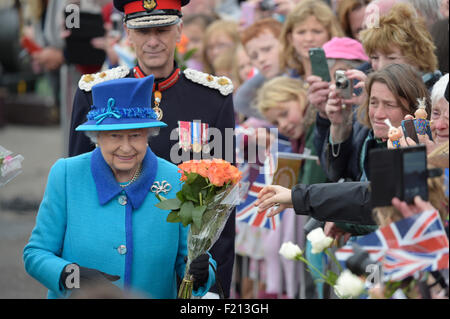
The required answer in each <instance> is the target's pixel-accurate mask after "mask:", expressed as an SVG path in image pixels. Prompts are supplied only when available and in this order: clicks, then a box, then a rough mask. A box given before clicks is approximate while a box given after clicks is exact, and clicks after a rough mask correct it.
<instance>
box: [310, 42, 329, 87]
mask: <svg viewBox="0 0 450 319" xmlns="http://www.w3.org/2000/svg"><path fill="white" fill-rule="evenodd" d="M309 59H310V61H311V67H312V73H313V75H317V76H320V77H321V78H322V81H325V82H331V77H330V70H329V69H328V63H327V58H326V57H325V51H323V49H322V48H311V49H309Z"/></svg>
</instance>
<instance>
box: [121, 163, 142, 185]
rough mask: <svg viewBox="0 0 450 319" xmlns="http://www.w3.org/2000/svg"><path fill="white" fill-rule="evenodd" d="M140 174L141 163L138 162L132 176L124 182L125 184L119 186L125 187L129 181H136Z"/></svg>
mask: <svg viewBox="0 0 450 319" xmlns="http://www.w3.org/2000/svg"><path fill="white" fill-rule="evenodd" d="M140 175H141V165H140V164H139V167H138V168H137V169H136V171H135V172H134V175H133V177H132V178H131V179H130V180H129V181H128V183H126V184H125V185H122V184H119V185H120V187H122V188H125V187H127V186H129V185H130V184H131V183H133V182H134V181H136V180H137V179H138V177H139V176H140Z"/></svg>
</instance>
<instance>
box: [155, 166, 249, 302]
mask: <svg viewBox="0 0 450 319" xmlns="http://www.w3.org/2000/svg"><path fill="white" fill-rule="evenodd" d="M178 168H179V169H180V172H181V173H182V177H181V181H183V182H184V184H183V187H182V189H181V190H180V191H179V192H178V193H177V195H176V197H175V198H171V199H166V198H164V197H162V196H161V195H159V194H157V195H156V196H157V197H158V199H159V200H160V203H158V204H156V206H157V207H159V208H161V209H164V210H171V212H170V213H169V215H168V216H167V221H168V222H172V223H178V222H181V223H182V224H183V225H184V226H187V225H190V229H189V233H188V242H187V245H188V256H187V257H188V258H187V263H186V271H185V275H184V278H183V281H182V283H181V286H180V290H179V292H178V298H181V299H189V298H191V296H192V290H193V278H192V275H191V274H190V273H189V266H190V264H191V262H192V260H194V259H195V258H197V257H198V256H200V255H201V254H204V253H206V252H207V251H208V250H209V249H210V248H211V247H212V245H213V244H214V243H215V242H216V240H217V239H218V238H219V236H220V234H221V232H222V230H223V228H224V226H225V223H226V221H227V220H228V217H229V216H230V214H231V211H232V210H233V208H234V207H235V206H236V205H237V204H239V180H240V179H241V177H242V175H241V172H239V170H238V169H237V168H236V167H235V166H233V165H231V164H230V163H228V162H226V161H224V160H220V159H212V160H192V161H188V162H184V163H182V164H180V165H178Z"/></svg>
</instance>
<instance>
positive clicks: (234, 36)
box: [202, 20, 240, 73]
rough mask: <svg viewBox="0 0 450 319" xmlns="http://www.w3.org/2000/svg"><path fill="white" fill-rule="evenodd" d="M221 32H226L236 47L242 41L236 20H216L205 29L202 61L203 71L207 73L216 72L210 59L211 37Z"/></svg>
mask: <svg viewBox="0 0 450 319" xmlns="http://www.w3.org/2000/svg"><path fill="white" fill-rule="evenodd" d="M219 33H224V34H226V35H227V36H228V37H229V38H230V39H231V40H232V41H233V43H234V47H233V48H234V49H235V48H236V47H237V45H238V44H239V43H240V37H239V32H238V24H237V23H236V22H234V21H229V20H216V21H214V22H213V23H211V24H210V25H209V26H208V28H207V29H206V31H205V35H204V36H203V48H204V49H203V52H202V62H203V71H204V72H206V73H214V66H213V61H209V59H208V55H207V52H208V46H209V42H210V41H211V39H212V38H213V37H214V36H216V35H217V34H219Z"/></svg>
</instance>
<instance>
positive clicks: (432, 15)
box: [400, 0, 443, 27]
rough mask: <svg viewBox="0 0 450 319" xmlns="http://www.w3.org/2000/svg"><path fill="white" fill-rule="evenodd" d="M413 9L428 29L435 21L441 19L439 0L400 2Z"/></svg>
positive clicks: (405, 0)
mask: <svg viewBox="0 0 450 319" xmlns="http://www.w3.org/2000/svg"><path fill="white" fill-rule="evenodd" d="M400 2H404V3H408V4H410V5H412V6H413V7H414V9H415V10H416V12H417V13H418V14H419V15H420V16H422V18H423V19H424V20H425V22H426V24H427V26H428V27H430V26H431V25H433V24H434V23H435V22H436V21H438V20H440V19H443V16H442V13H441V10H440V9H441V0H401V1H400Z"/></svg>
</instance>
